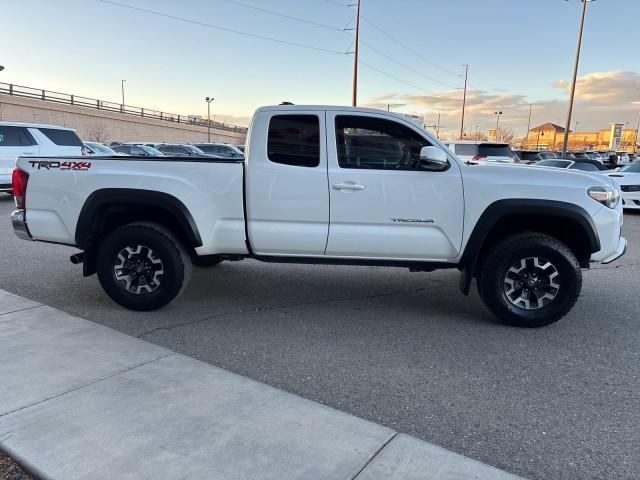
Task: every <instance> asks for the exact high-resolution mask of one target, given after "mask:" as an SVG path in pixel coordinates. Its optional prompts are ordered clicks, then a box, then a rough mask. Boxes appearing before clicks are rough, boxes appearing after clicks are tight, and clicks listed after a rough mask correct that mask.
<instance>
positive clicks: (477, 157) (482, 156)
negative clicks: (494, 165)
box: [471, 155, 487, 161]
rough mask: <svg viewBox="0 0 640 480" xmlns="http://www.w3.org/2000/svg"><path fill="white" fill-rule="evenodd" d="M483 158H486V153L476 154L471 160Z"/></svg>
mask: <svg viewBox="0 0 640 480" xmlns="http://www.w3.org/2000/svg"><path fill="white" fill-rule="evenodd" d="M483 158H487V156H486V155H476V156H475V157H473V158H472V159H471V160H473V161H478V160H482V159H483Z"/></svg>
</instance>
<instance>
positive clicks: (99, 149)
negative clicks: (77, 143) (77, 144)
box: [85, 142, 114, 154]
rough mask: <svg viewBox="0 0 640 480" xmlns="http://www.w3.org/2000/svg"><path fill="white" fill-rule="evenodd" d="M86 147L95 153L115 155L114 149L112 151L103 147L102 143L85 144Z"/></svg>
mask: <svg viewBox="0 0 640 480" xmlns="http://www.w3.org/2000/svg"><path fill="white" fill-rule="evenodd" d="M85 145H87V146H88V147H89V148H91V150H93V151H94V152H98V153H108V154H112V153H114V151H113V150H112V149H110V148H109V147H107V146H106V145H102V144H101V143H97V142H85Z"/></svg>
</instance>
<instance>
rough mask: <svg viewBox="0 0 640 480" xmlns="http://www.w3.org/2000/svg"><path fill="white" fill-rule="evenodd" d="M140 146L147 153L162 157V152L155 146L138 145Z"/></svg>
mask: <svg viewBox="0 0 640 480" xmlns="http://www.w3.org/2000/svg"><path fill="white" fill-rule="evenodd" d="M140 148H142V149H143V150H144V151H145V152H147V153H148V154H149V155H153V156H154V157H164V153H162V152H161V151H160V150H158V149H156V148H153V147H148V146H146V145H140Z"/></svg>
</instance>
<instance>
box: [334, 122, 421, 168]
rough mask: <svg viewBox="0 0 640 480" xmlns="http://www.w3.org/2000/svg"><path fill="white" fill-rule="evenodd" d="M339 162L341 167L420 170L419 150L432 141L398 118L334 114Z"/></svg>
mask: <svg viewBox="0 0 640 480" xmlns="http://www.w3.org/2000/svg"><path fill="white" fill-rule="evenodd" d="M336 144H337V149H338V165H340V167H341V168H365V169H375V170H419V169H422V167H421V164H420V150H421V149H422V147H427V146H429V145H431V144H430V143H429V142H428V141H427V140H426V139H425V138H423V137H422V136H421V135H419V134H418V133H417V132H415V131H413V130H412V129H410V128H409V127H406V126H404V125H402V124H400V123H398V122H394V121H391V120H384V119H380V118H373V117H361V116H350V115H339V116H337V117H336Z"/></svg>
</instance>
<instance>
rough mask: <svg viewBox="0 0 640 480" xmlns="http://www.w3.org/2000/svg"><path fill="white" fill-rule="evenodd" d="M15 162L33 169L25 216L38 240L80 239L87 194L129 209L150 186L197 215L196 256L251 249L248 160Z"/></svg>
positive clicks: (69, 241)
mask: <svg viewBox="0 0 640 480" xmlns="http://www.w3.org/2000/svg"><path fill="white" fill-rule="evenodd" d="M17 165H18V167H19V168H20V169H22V170H24V171H26V172H27V173H28V174H29V185H28V188H27V198H26V204H27V208H28V212H27V217H26V222H27V226H28V229H29V232H30V234H31V235H32V237H33V238H34V239H35V240H42V241H49V242H56V243H62V244H65V245H77V241H76V240H77V233H78V229H80V228H81V225H78V219H79V217H80V214H81V211H82V209H83V207H85V205H86V204H87V201H88V200H91V201H95V198H97V197H99V196H100V195H101V192H102V193H105V194H107V193H108V194H109V195H111V196H112V197H113V195H116V196H117V197H118V199H121V200H122V205H123V206H125V208H126V206H127V205H128V204H129V203H130V200H131V199H132V198H133V197H134V196H137V195H140V194H144V192H145V191H148V192H163V194H164V195H166V196H167V198H169V200H170V201H172V202H174V203H175V205H176V208H178V209H184V210H186V212H188V213H189V214H190V215H191V217H192V218H193V220H194V223H195V225H197V228H198V233H199V236H200V238H201V246H198V247H197V248H196V252H197V253H198V255H213V254H217V253H238V254H243V253H247V251H246V244H245V224H244V205H243V174H244V165H243V161H242V160H233V159H212V158H191V157H162V158H158V157H123V156H113V157H88V156H83V157H23V158H19V159H18V161H17ZM172 199H173V200H172ZM76 226H77V228H76Z"/></svg>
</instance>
